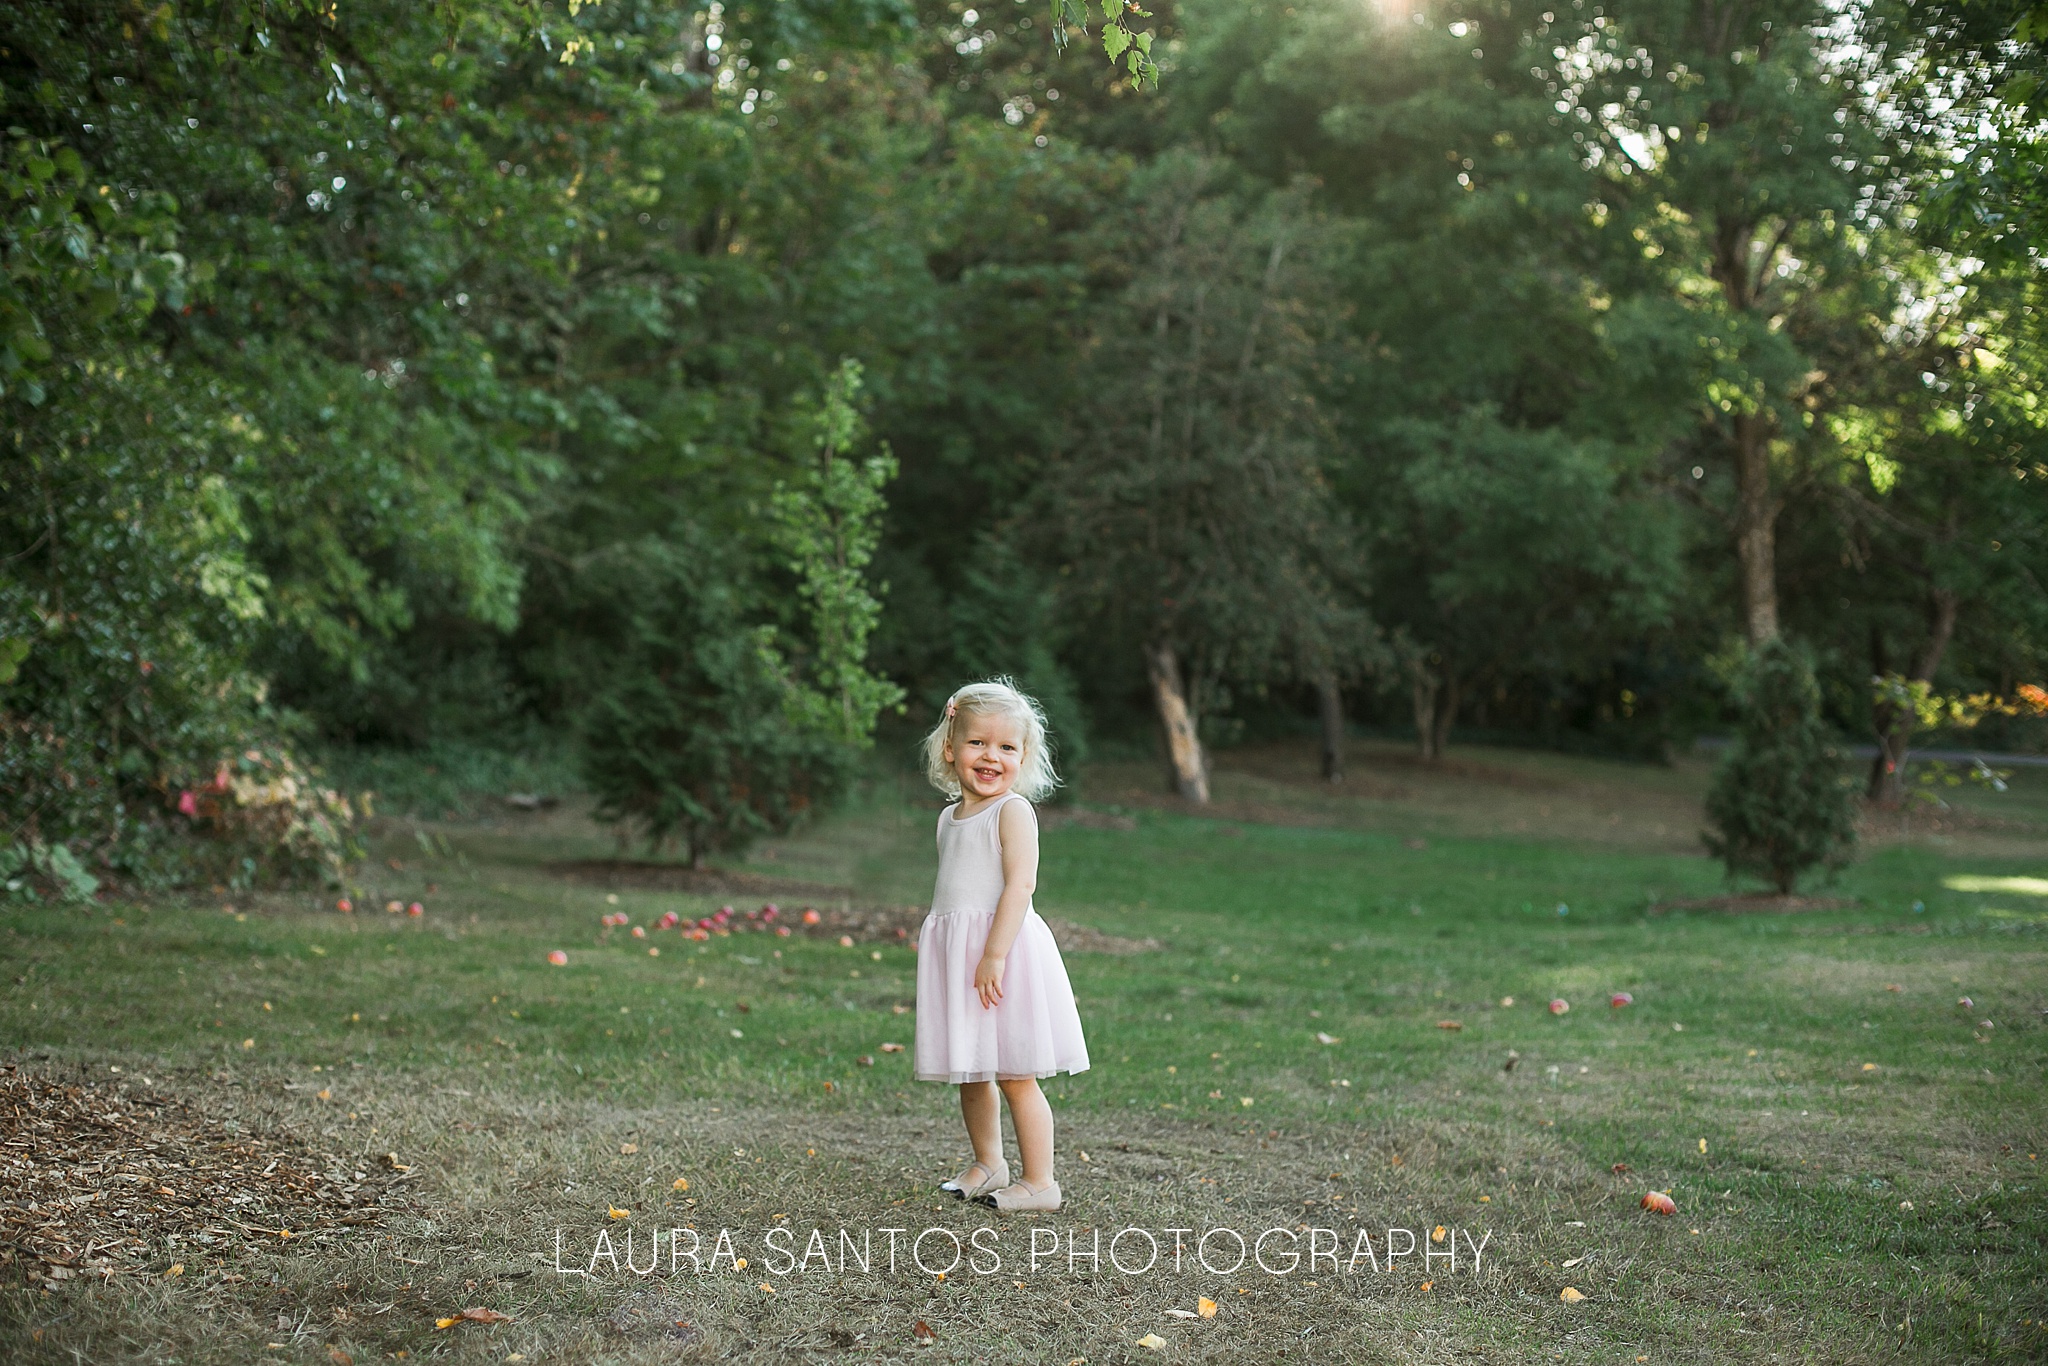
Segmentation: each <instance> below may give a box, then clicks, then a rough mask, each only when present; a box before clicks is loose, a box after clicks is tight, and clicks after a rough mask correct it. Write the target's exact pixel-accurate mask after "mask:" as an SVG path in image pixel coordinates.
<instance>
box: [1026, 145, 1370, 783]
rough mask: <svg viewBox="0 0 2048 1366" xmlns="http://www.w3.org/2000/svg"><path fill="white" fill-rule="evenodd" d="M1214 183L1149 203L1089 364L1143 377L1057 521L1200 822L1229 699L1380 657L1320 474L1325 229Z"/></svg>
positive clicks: (1175, 165)
mask: <svg viewBox="0 0 2048 1366" xmlns="http://www.w3.org/2000/svg"><path fill="white" fill-rule="evenodd" d="M1216 173H1217V172H1216V170H1215V168H1213V167H1210V166H1205V165H1204V164H1202V163H1201V162H1199V161H1197V160H1195V159H1192V158H1173V159H1169V160H1167V161H1165V162H1163V163H1162V164H1161V165H1160V166H1159V167H1157V168H1155V171H1154V175H1153V177H1152V178H1151V179H1150V180H1149V181H1148V182H1146V183H1144V184H1141V185H1139V186H1138V187H1137V189H1136V194H1137V196H1138V204H1139V206H1140V207H1139V209H1138V211H1137V222H1138V225H1139V226H1138V230H1137V233H1136V234H1135V236H1136V240H1137V242H1138V243H1141V244H1142V246H1141V247H1140V248H1139V250H1140V252H1141V254H1142V257H1143V260H1144V262H1145V264H1144V266H1143V267H1142V269H1140V270H1139V271H1138V272H1137V273H1136V275H1135V277H1134V278H1133V279H1132V280H1131V282H1130V284H1129V285H1127V286H1126V288H1125V289H1124V291H1123V293H1122V295H1121V297H1119V298H1117V299H1115V300H1114V301H1113V302H1112V303H1111V304H1110V305H1109V306H1108V307H1107V308H1105V309H1104V311H1103V314H1102V321H1101V327H1100V331H1099V332H1098V334H1097V336H1096V337H1095V339H1094V341H1093V345H1092V347H1091V354H1090V355H1089V356H1088V357H1087V358H1085V359H1084V361H1083V364H1084V365H1086V366H1087V367H1088V368H1089V369H1090V371H1091V372H1098V373H1101V374H1105V375H1116V376H1119V377H1122V376H1126V375H1135V376H1137V377H1138V379H1137V382H1136V383H1135V384H1131V383H1127V382H1116V383H1105V384H1102V385H1100V386H1099V387H1098V398H1097V400H1096V402H1095V403H1094V404H1093V405H1091V407H1090V408H1089V409H1088V411H1087V414H1086V420H1085V422H1083V423H1079V424H1077V427H1078V430H1077V433H1076V440H1075V442H1074V445H1073V447H1072V448H1071V450H1070V451H1069V452H1068V453H1067V454H1066V456H1065V458H1064V459H1062V460H1061V461H1060V462H1059V463H1058V464H1057V465H1056V466H1055V467H1054V469H1053V471H1052V473H1051V477H1050V478H1049V480H1048V482H1047V487H1046V491H1045V502H1044V507H1045V515H1046V518H1047V521H1048V524H1049V525H1051V526H1053V527H1056V528H1057V542H1056V543H1057V544H1058V545H1059V547H1060V550H1061V552H1062V554H1063V557H1064V558H1065V560H1066V562H1067V564H1068V566H1069V568H1070V570H1071V572H1070V573H1065V574H1064V581H1065V582H1066V583H1067V584H1068V585H1069V592H1070V593H1071V596H1072V600H1073V602H1074V604H1075V606H1076V607H1077V608H1079V609H1080V610H1081V611H1083V612H1085V613H1086V614H1087V615H1088V617H1089V619H1090V620H1091V621H1093V622H1096V623H1099V626H1098V630H1099V631H1100V632H1101V638H1105V639H1115V640H1119V641H1122V642H1124V643H1125V647H1126V648H1127V649H1129V650H1130V651H1131V653H1132V654H1133V655H1135V656H1136V658H1137V659H1139V660H1142V663H1143V668H1144V676H1145V679H1146V682H1147V685H1148V688H1149V692H1150V695H1151V698H1152V701H1153V706H1154V708H1155V710H1156V713H1157V716H1158V719H1159V723H1160V726H1161V728H1162V730H1163V732H1164V734H1165V740H1166V750H1167V758H1168V768H1169V773H1170V775H1171V785H1172V787H1173V788H1174V790H1175V791H1177V792H1178V793H1179V794H1180V795H1181V796H1182V797H1184V798H1186V799H1187V800H1189V801H1191V802H1198V803H1199V802H1206V801H1207V800H1208V798H1209V776H1208V760H1207V755H1206V752H1205V749H1204V746H1203V742H1202V736H1201V720H1202V716H1203V713H1204V711H1205V710H1206V709H1207V708H1209V707H1212V706H1214V705H1216V704H1217V703H1218V702H1220V700H1221V694H1222V690H1223V689H1224V688H1225V687H1226V686H1228V685H1229V684H1231V683H1258V682H1264V681H1269V680H1278V679H1294V680H1300V681H1304V682H1311V683H1313V682H1317V681H1320V680H1323V679H1326V678H1328V677H1330V676H1333V675H1336V674H1338V673H1340V672H1342V671H1349V670H1355V669H1356V667H1357V665H1358V663H1359V662H1360V661H1361V660H1362V659H1364V658H1365V657H1366V656H1367V654H1368V652H1369V650H1370V647H1371V641H1372V631H1371V627H1370V622H1369V619H1368V618H1367V617H1366V615H1365V613H1364V611H1363V609H1362V606H1361V605H1360V601H1359V598H1358V596H1357V593H1356V589H1357V586H1358V585H1359V583H1360V582H1361V577H1360V575H1359V569H1360V565H1359V561H1358V557H1357V549H1356V544H1355V542H1354V541H1353V540H1352V538H1351V536H1350V533H1349V530H1348V528H1347V526H1346V524H1345V522H1344V519H1343V518H1342V516H1341V515H1340V514H1339V512H1338V511H1337V508H1336V506H1335V504H1334V503H1333V502H1332V501H1331V499H1330V497H1329V489H1328V485H1327V481H1326V480H1325V477H1324V474H1323V466H1322V462H1323V460H1324V459H1325V458H1326V457H1327V453H1328V449H1329V447H1328V441H1329V436H1328V429H1327V426H1326V423H1325V421H1324V419H1323V417H1322V414H1321V411H1320V408H1319V405H1318V404H1317V403H1316V400H1315V369H1316V366H1317V365H1318V363H1319V359H1320V355H1319V353H1320V350H1321V348H1322V347H1324V346H1325V345H1327V344H1328V325H1329V319H1328V316H1327V314H1325V313H1323V312H1321V311H1320V310H1319V308H1318V305H1317V301H1316V300H1315V299H1314V298H1313V296H1312V294H1311V293H1310V292H1309V289H1308V281H1310V280H1312V279H1313V278H1314V266H1313V265H1312V264H1309V263H1313V262H1315V261H1316V260H1318V258H1319V254H1320V252H1321V251H1322V250H1323V244H1322V239H1321V236H1320V232H1321V230H1320V227H1319V225H1318V224H1317V223H1316V222H1315V220H1314V218H1313V217H1312V216H1311V215H1308V214H1306V213H1304V212H1303V211H1302V210H1301V208H1300V201H1299V198H1298V197H1297V196H1295V195H1291V194H1288V193H1285V192H1282V193H1275V194H1257V193H1253V194H1246V195H1232V194H1229V193H1214V192H1208V182H1209V181H1210V179H1211V177H1212V176H1214V175H1215V174H1216Z"/></svg>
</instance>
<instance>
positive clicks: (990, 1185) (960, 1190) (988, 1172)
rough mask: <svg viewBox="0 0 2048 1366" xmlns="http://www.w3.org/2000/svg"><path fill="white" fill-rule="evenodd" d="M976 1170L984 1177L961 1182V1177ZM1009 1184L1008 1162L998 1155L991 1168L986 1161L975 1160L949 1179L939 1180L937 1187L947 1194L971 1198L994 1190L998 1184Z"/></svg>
mask: <svg viewBox="0 0 2048 1366" xmlns="http://www.w3.org/2000/svg"><path fill="white" fill-rule="evenodd" d="M977 1171H978V1172H982V1173H984V1175H985V1177H986V1179H985V1180H981V1181H974V1182H967V1183H963V1182H962V1180H961V1177H966V1176H972V1175H973V1174H974V1173H975V1172H977ZM1009 1184H1010V1164H1009V1162H1008V1161H1007V1160H1005V1159H1004V1158H1000V1157H999V1158H997V1159H996V1165H995V1167H994V1168H993V1169H991V1168H990V1167H989V1165H988V1164H987V1163H986V1162H976V1163H974V1164H973V1165H972V1166H970V1167H968V1169H967V1170H966V1171H964V1172H962V1173H960V1176H956V1177H954V1178H953V1179H952V1180H951V1181H941V1182H940V1183H939V1189H940V1190H942V1191H944V1192H946V1193H947V1194H948V1195H957V1196H959V1197H960V1198H961V1199H963V1200H973V1199H975V1198H976V1197H978V1196H980V1195H982V1194H983V1193H985V1192H987V1191H992V1190H995V1189H996V1188H997V1187H998V1186H1007V1185H1009Z"/></svg>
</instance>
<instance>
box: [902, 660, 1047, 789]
mask: <svg viewBox="0 0 2048 1366" xmlns="http://www.w3.org/2000/svg"><path fill="white" fill-rule="evenodd" d="M970 715H973V716H1007V717H1009V718H1010V719H1011V720H1013V721H1015V722H1016V723H1017V725H1018V726H1019V727H1020V728H1021V729H1022V730H1023V732H1024V758H1023V760H1022V761H1021V762H1020V763H1019V764H1018V765H1017V784H1016V787H1015V788H1014V789H1013V790H1014V791H1016V792H1018V793H1020V794H1022V795H1023V796H1024V797H1025V798H1026V799H1027V800H1030V801H1034V802H1035V801H1037V800H1039V799H1040V798H1042V797H1044V796H1045V795H1046V794H1048V793H1050V792H1051V791H1052V790H1053V789H1054V788H1056V787H1058V786H1059V785H1060V775H1059V773H1058V772H1057V771H1056V770H1055V769H1054V768H1053V766H1052V742H1051V740H1050V739H1048V738H1047V735H1046V726H1045V711H1044V709H1043V708H1041V707H1040V706H1039V705H1038V703H1037V702H1035V701H1034V700H1032V699H1031V698H1029V697H1027V696H1025V695H1024V694H1023V693H1021V692H1019V691H1017V688H1016V685H1015V684H1013V683H1011V682H1010V680H1009V679H1007V678H991V679H988V680H987V681H985V682H981V683H969V684H968V685H967V686H966V687H964V688H961V689H959V690H958V691H957V692H955V693H954V694H953V695H952V696H951V697H949V698H947V699H946V707H945V714H944V715H943V716H941V717H940V718H939V724H938V725H936V726H934V727H932V732H931V734H929V735H927V736H925V737H924V775H925V777H927V778H929V779H931V784H932V786H933V787H936V788H937V789H939V791H941V792H943V793H945V794H946V795H947V796H949V797H958V796H959V795H960V778H959V775H958V774H956V773H954V771H953V766H952V765H951V764H949V763H947V762H946V748H947V746H949V745H951V744H952V743H953V737H954V735H955V734H957V733H958V730H959V726H960V724H961V722H962V721H963V720H964V719H965V718H966V717H968V716H970Z"/></svg>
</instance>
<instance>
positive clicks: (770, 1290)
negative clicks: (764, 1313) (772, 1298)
mask: <svg viewBox="0 0 2048 1366" xmlns="http://www.w3.org/2000/svg"><path fill="white" fill-rule="evenodd" d="M761 1293H762V1294H764V1295H772V1294H774V1293H775V1287H774V1286H772V1285H770V1284H768V1282H766V1281H763V1282H761Z"/></svg>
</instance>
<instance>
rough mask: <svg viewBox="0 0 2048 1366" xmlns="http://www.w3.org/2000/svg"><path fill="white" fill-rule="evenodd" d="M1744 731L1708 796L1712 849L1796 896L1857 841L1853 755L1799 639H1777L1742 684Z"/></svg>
mask: <svg viewBox="0 0 2048 1366" xmlns="http://www.w3.org/2000/svg"><path fill="white" fill-rule="evenodd" d="M1736 704H1737V707H1738V710H1739V712H1740V717H1741V720H1740V723H1739V725H1740V728H1739V731H1738V733H1737V735H1736V740H1735V745H1734V747H1733V748H1732V749H1731V750H1730V751H1729V754H1728V757H1727V758H1726V759H1725V760H1723V761H1722V763H1721V768H1720V771H1719V772H1718V773H1716V774H1715V775H1714V784H1713V787H1712V788H1711V789H1710V790H1709V791H1708V793H1707V819H1708V821H1709V822H1710V823H1711V824H1712V827H1713V828H1712V829H1711V830H1709V831H1707V832H1706V833H1705V835H1704V836H1703V838H1704V839H1705V841H1706V845H1707V848H1708V849H1709V850H1711V851H1712V852H1713V853H1714V855H1715V856H1716V857H1718V858H1719V859H1720V860H1721V861H1722V862H1723V863H1724V864H1726V865H1727V868H1728V874H1729V876H1730V877H1736V876H1742V875H1748V876H1753V877H1761V878H1763V879H1764V880H1765V881H1767V882H1769V883H1770V884H1771V886H1772V887H1774V888H1776V889H1777V891H1778V893H1779V894H1780V895H1790V893H1791V892H1792V889H1793V888H1794V887H1795V886H1796V885H1797V884H1798V881H1799V877H1800V875H1801V874H1802V873H1804V872H1806V871H1808V870H1809V869H1812V868H1816V867H1821V868H1827V869H1829V870H1830V871H1832V870H1834V869H1837V868H1840V867H1841V866H1842V865H1843V864H1845V863H1847V862H1848V860H1849V855H1850V851H1851V850H1852V849H1853V848H1854V846H1855V842H1856V813H1855V806H1854V801H1855V798H1854V795H1853V792H1852V790H1851V784H1852V779H1851V778H1850V777H1849V776H1848V775H1847V774H1846V773H1845V772H1844V770H1843V763H1842V761H1843V759H1844V758H1845V757H1846V756H1845V755H1844V754H1843V753H1842V751H1841V750H1840V748H1839V747H1837V746H1836V745H1835V743H1834V741H1833V738H1832V737H1831V736H1830V735H1829V733H1828V729H1827V726H1826V725H1825V723H1823V722H1822V720H1821V715H1820V685H1819V684H1818V683H1817V682H1816V681H1815V679H1814V673H1813V660H1812V658H1811V656H1810V655H1809V654H1808V652H1807V651H1806V650H1805V649H1804V648H1803V647H1801V646H1798V645H1795V644H1792V643H1791V642H1789V641H1785V640H1782V639H1780V640H1773V641H1770V642H1768V643H1767V644H1765V645H1764V646H1763V647H1762V648H1760V649H1758V650H1756V651H1755V652H1754V653H1753V654H1751V656H1750V658H1749V660H1748V662H1747V664H1746V665H1745V666H1744V668H1743V672H1742V675H1741V677H1740V679H1739V681H1738V682H1737V685H1736Z"/></svg>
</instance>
